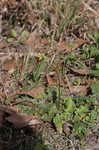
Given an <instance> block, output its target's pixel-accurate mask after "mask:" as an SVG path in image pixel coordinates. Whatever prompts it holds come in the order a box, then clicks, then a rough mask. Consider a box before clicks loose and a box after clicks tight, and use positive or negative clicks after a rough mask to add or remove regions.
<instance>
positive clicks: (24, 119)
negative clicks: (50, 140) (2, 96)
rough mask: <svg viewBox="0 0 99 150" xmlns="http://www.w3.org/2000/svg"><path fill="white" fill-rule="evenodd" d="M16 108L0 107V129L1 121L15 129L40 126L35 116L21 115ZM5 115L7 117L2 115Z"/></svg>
mask: <svg viewBox="0 0 99 150" xmlns="http://www.w3.org/2000/svg"><path fill="white" fill-rule="evenodd" d="M16 108H17V107H11V106H5V105H0V127H2V125H3V121H8V122H10V123H12V124H13V126H14V127H15V128H23V127H26V126H34V125H38V124H41V121H40V120H39V118H37V117H36V116H33V115H27V114H21V113H19V112H18V111H19V110H17V109H16ZM5 113H7V114H8V115H9V116H6V115H4V114H5Z"/></svg>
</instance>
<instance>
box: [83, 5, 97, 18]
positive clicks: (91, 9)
mask: <svg viewBox="0 0 99 150" xmlns="http://www.w3.org/2000/svg"><path fill="white" fill-rule="evenodd" d="M82 3H83V5H84V6H85V7H86V8H87V9H89V10H90V11H91V12H92V13H93V14H94V15H95V16H99V13H98V12H96V11H95V10H94V9H93V8H91V7H90V6H89V5H88V3H85V2H82Z"/></svg>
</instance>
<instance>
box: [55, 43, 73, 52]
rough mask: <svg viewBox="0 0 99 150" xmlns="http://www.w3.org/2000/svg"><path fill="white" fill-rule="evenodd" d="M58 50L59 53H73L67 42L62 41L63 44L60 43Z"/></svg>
mask: <svg viewBox="0 0 99 150" xmlns="http://www.w3.org/2000/svg"><path fill="white" fill-rule="evenodd" d="M57 50H58V51H64V50H66V51H67V52H71V51H72V49H71V48H70V47H69V45H68V43H66V42H65V41H62V42H59V43H58V45H57Z"/></svg>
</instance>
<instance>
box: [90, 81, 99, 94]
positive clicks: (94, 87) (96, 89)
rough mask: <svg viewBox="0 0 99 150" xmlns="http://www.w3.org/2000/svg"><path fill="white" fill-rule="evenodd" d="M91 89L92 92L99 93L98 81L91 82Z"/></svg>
mask: <svg viewBox="0 0 99 150" xmlns="http://www.w3.org/2000/svg"><path fill="white" fill-rule="evenodd" d="M91 89H92V93H93V94H95V95H99V83H94V84H92V86H91Z"/></svg>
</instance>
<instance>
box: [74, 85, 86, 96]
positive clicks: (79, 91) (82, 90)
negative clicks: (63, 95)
mask: <svg viewBox="0 0 99 150" xmlns="http://www.w3.org/2000/svg"><path fill="white" fill-rule="evenodd" d="M71 92H72V93H73V94H76V95H78V94H83V95H86V94H87V92H88V86H84V85H79V86H72V87H71Z"/></svg>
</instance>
